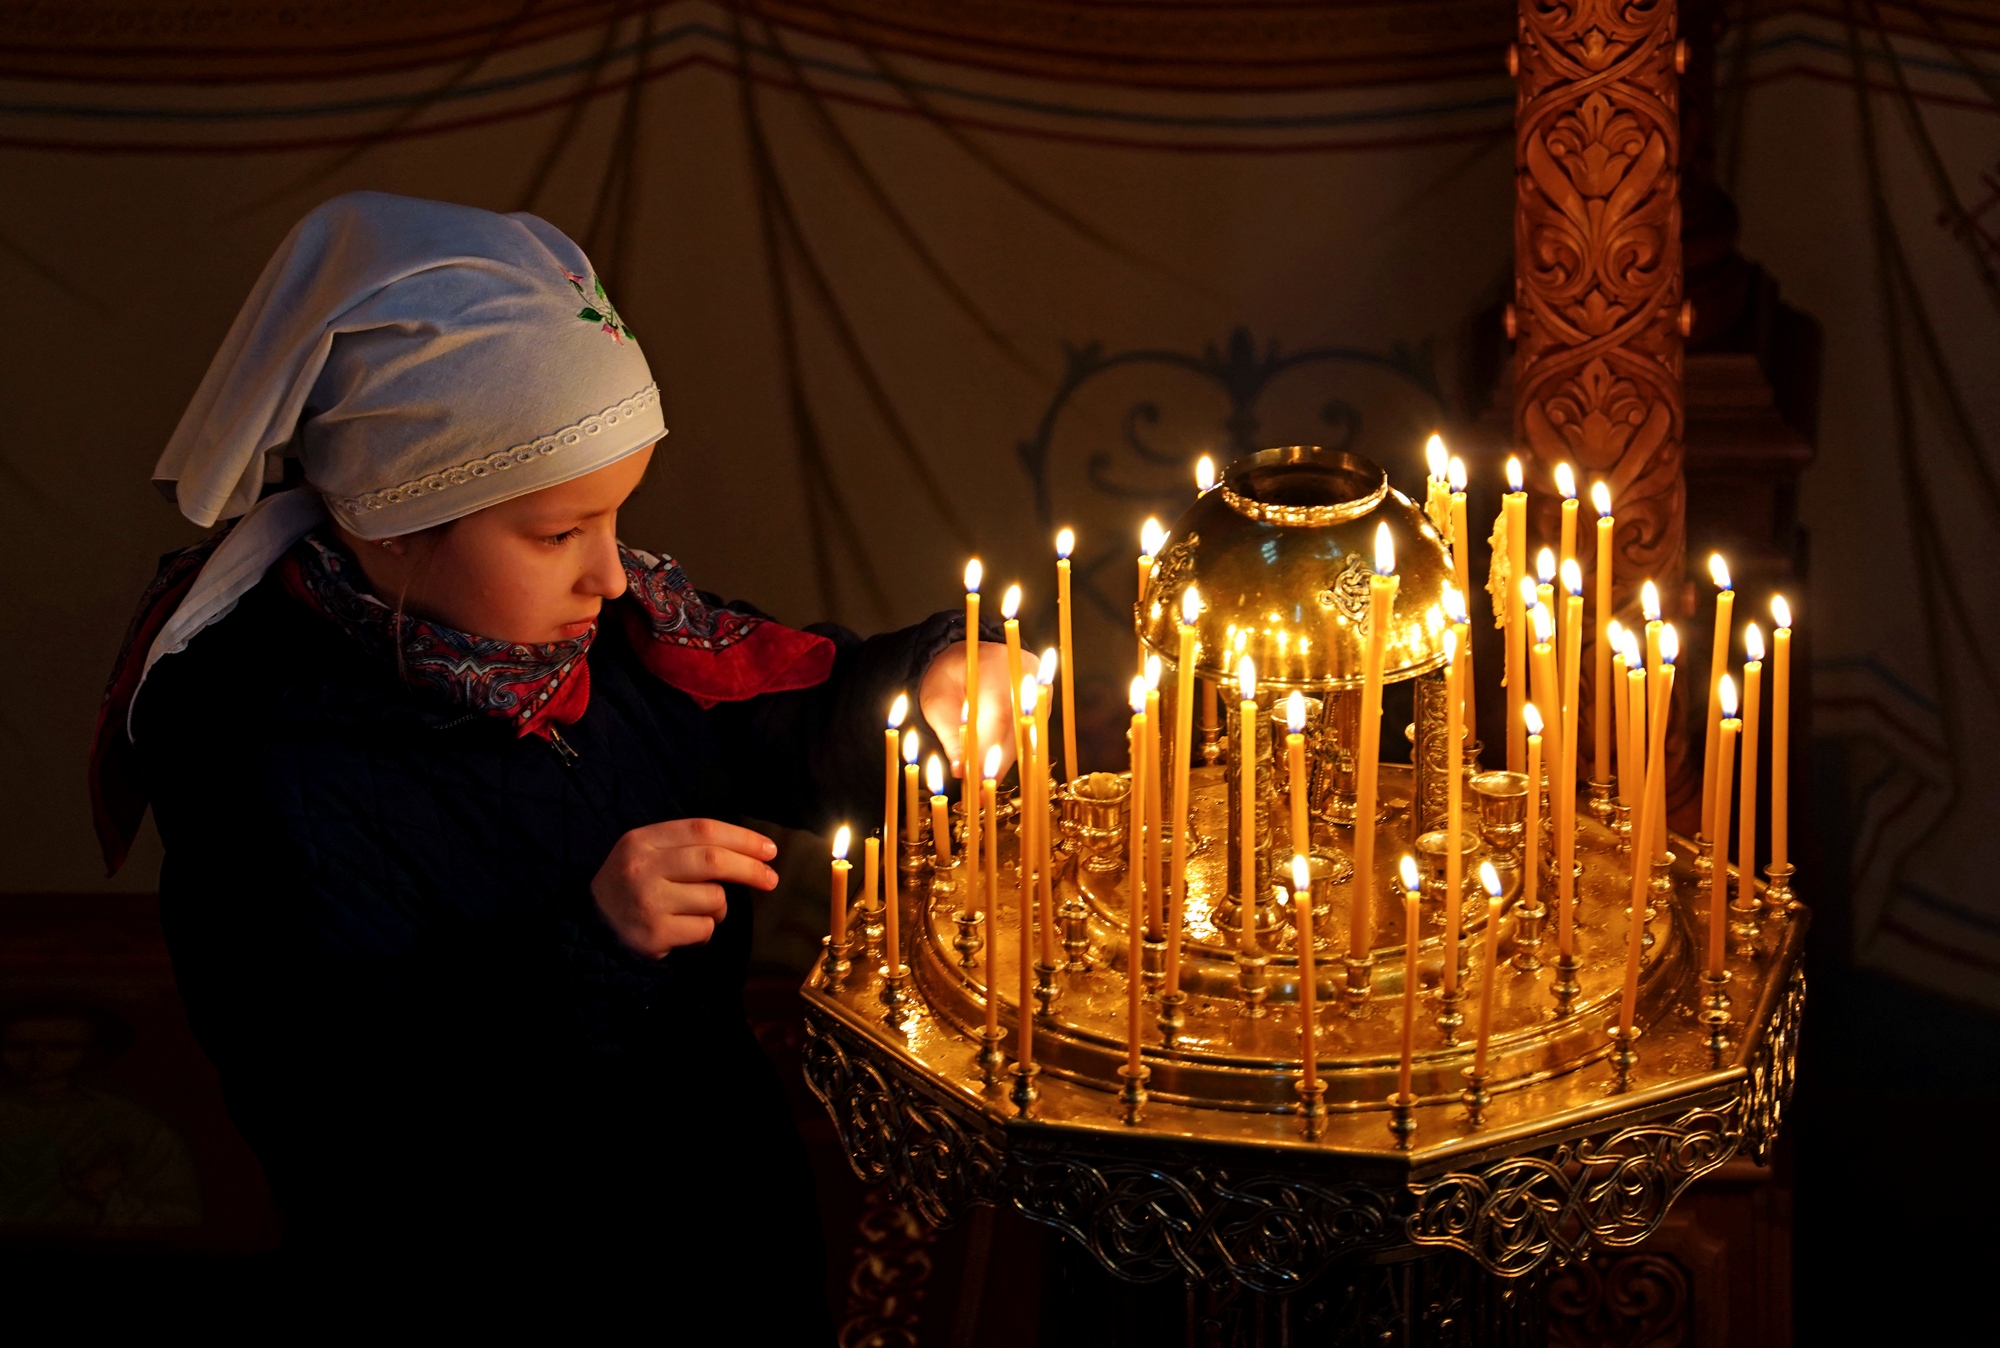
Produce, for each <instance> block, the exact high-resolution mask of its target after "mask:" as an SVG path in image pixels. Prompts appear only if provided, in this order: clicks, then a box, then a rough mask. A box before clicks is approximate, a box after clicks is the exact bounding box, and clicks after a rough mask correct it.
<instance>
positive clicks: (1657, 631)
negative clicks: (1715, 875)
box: [1639, 580, 1673, 862]
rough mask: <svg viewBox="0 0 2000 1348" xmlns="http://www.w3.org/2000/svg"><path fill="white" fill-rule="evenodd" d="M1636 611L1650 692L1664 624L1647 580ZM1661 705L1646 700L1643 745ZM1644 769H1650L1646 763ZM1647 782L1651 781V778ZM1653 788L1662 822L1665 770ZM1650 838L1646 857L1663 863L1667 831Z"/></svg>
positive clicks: (1656, 677)
mask: <svg viewBox="0 0 2000 1348" xmlns="http://www.w3.org/2000/svg"><path fill="white" fill-rule="evenodd" d="M1639 608H1640V610H1641V611H1642V612H1643V613H1644V614H1645V615H1646V679H1647V684H1646V686H1647V689H1648V691H1649V692H1654V691H1655V690H1657V688H1658V686H1659V682H1660V641H1661V639H1662V636H1661V634H1662V633H1663V632H1664V631H1665V629H1666V625H1665V624H1664V623H1662V622H1661V621H1660V591H1659V587H1658V586H1656V585H1654V584H1653V582H1652V581H1650V580H1649V581H1647V582H1646V583H1645V584H1644V585H1643V586H1641V587H1640V590H1639ZM1662 705H1663V704H1661V703H1660V702H1659V701H1658V700H1657V697H1656V696H1651V697H1648V699H1647V706H1646V730H1645V735H1646V738H1645V739H1644V741H1643V742H1644V743H1647V744H1650V743H1651V742H1652V739H1651V736H1652V733H1653V724H1652V718H1653V717H1654V716H1655V715H1657V714H1662V713H1660V711H1659V709H1660V707H1661V706H1662ZM1664 705H1665V707H1666V708H1667V710H1668V711H1671V710H1672V709H1673V704H1672V703H1671V702H1669V703H1665V704H1664ZM1648 766H1649V767H1650V766H1651V763H1650V760H1649V762H1648ZM1647 780H1648V781H1652V779H1651V778H1648V779H1647ZM1653 789H1654V790H1655V791H1657V792H1658V793H1659V797H1660V799H1659V800H1658V801H1657V802H1656V805H1657V806H1658V808H1659V810H1660V813H1661V818H1662V820H1664V818H1665V812H1666V800H1667V774H1666V773H1665V771H1662V772H1661V773H1660V776H1659V780H1658V781H1657V782H1656V783H1655V784H1654V787H1653ZM1652 836H1653V837H1654V838H1655V840H1656V846H1655V848H1654V850H1653V852H1652V853H1651V854H1650V855H1651V856H1652V858H1653V860H1654V861H1655V862H1661V861H1665V860H1666V859H1667V830H1666V827H1665V825H1664V823H1662V825H1661V827H1659V828H1657V829H1655V830H1654V831H1653V834H1652Z"/></svg>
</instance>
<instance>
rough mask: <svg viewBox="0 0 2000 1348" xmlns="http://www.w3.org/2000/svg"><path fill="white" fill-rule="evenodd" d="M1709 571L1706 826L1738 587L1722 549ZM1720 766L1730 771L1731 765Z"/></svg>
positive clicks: (1724, 850)
mask: <svg viewBox="0 0 2000 1348" xmlns="http://www.w3.org/2000/svg"><path fill="white" fill-rule="evenodd" d="M1708 574H1709V577H1710V578H1711V579H1713V580H1714V581H1715V640H1714V643H1713V645H1712V646H1711V648H1710V651H1709V661H1708V730H1707V733H1706V735H1705V736H1704V738H1703V739H1702V743H1701V827H1702V828H1703V829H1704V830H1707V829H1708V827H1709V821H1710V820H1711V819H1713V818H1715V788H1716V787H1717V786H1718V785H1719V782H1718V780H1717V773H1718V765H1717V758H1716V755H1717V753H1718V752H1719V749H1718V744H1719V742H1720V740H1721V736H1722V718H1723V716H1724V715H1725V713H1724V712H1723V710H1722V704H1721V703H1720V702H1718V701H1716V698H1717V696H1718V693H1717V690H1718V689H1720V688H1721V687H1722V681H1723V679H1725V678H1727V677H1728V676H1729V629H1730V627H1731V626H1733V625H1734V623H1735V618H1736V591H1735V589H1734V588H1732V587H1731V585H1730V583H1729V563H1728V562H1725V561H1723V560H1722V554H1721V553H1719V552H1712V553H1710V554H1709V555H1708ZM1719 770H1720V771H1721V772H1727V771H1729V769H1728V768H1720V769H1719ZM1707 837H1708V843H1709V846H1710V847H1714V846H1715V844H1716V843H1717V842H1718V841H1719V840H1720V838H1721V835H1720V834H1718V833H1714V832H1709V833H1708V834H1707ZM1715 855H1719V856H1723V857H1727V856H1728V855H1729V844H1728V843H1726V842H1724V843H1723V844H1722V846H1721V847H1720V848H1719V849H1718V850H1717V851H1716V853H1715Z"/></svg>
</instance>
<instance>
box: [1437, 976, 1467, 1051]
mask: <svg viewBox="0 0 2000 1348" xmlns="http://www.w3.org/2000/svg"><path fill="white" fill-rule="evenodd" d="M1464 1001H1465V988H1464V987H1463V986H1460V987H1455V988H1439V989H1438V1018H1437V1027H1438V1033H1439V1034H1440V1035H1442V1036H1444V1042H1445V1043H1446V1044H1456V1043H1457V1042H1458V1031H1459V1027H1461V1026H1462V1025H1464V1024H1465V1013H1464V1012H1463V1011H1460V1010H1459V1009H1458V1008H1459V1005H1460V1004H1461V1003H1463V1002H1464Z"/></svg>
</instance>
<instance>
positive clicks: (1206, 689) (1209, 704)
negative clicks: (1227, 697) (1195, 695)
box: [1201, 679, 1222, 742]
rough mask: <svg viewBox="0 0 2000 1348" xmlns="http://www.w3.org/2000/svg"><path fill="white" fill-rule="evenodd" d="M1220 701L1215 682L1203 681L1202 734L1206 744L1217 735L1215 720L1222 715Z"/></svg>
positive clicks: (1210, 680)
mask: <svg viewBox="0 0 2000 1348" xmlns="http://www.w3.org/2000/svg"><path fill="white" fill-rule="evenodd" d="M1219 702H1220V699H1219V698H1217V697H1216V695H1215V680H1214V679H1203V680H1202V681H1201V734H1202V739H1203V741H1204V742H1207V740H1208V739H1209V737H1210V736H1212V735H1214V734H1215V718H1216V717H1217V716H1218V715H1220V714H1221V711H1222V708H1221V707H1220V706H1219V705H1218V704H1219Z"/></svg>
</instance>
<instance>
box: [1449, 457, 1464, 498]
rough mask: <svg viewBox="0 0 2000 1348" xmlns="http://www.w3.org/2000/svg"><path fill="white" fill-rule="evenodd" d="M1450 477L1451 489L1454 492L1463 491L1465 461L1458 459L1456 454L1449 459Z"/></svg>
mask: <svg viewBox="0 0 2000 1348" xmlns="http://www.w3.org/2000/svg"><path fill="white" fill-rule="evenodd" d="M1450 476H1451V489H1452V490H1453V491H1454V492H1461V491H1464V490H1465V483H1466V477H1465V460H1464V459H1461V458H1459V457H1458V456H1457V455H1456V454H1454V455H1453V456H1452V459H1451V470H1450Z"/></svg>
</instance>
